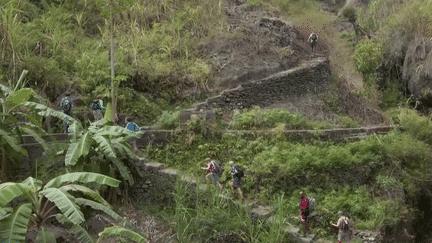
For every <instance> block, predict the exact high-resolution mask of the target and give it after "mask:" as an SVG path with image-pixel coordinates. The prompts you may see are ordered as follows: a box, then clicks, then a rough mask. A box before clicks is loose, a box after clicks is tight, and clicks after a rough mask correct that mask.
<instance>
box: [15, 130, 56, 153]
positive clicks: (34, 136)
mask: <svg viewBox="0 0 432 243" xmlns="http://www.w3.org/2000/svg"><path fill="white" fill-rule="evenodd" d="M20 129H21V130H22V131H23V132H24V133H26V134H28V135H30V136H32V137H33V138H34V139H35V140H36V141H37V142H38V143H39V144H40V145H42V147H43V148H44V150H45V151H46V150H49V147H48V144H47V143H46V141H45V140H44V139H43V138H42V137H41V136H40V135H39V134H38V133H37V132H35V131H34V130H33V129H31V128H30V127H29V126H28V125H27V126H21V127H20Z"/></svg>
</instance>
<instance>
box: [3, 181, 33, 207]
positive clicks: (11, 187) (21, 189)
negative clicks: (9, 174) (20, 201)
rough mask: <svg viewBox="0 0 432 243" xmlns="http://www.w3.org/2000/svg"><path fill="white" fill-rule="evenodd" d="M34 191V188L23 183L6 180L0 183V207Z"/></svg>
mask: <svg viewBox="0 0 432 243" xmlns="http://www.w3.org/2000/svg"><path fill="white" fill-rule="evenodd" d="M31 191H32V188H31V187H30V186H27V185H23V184H21V183H14V182H5V183H3V184H0V207H5V206H6V204H8V203H9V202H11V201H12V200H13V199H14V198H16V197H19V196H21V195H23V194H25V193H29V192H31Z"/></svg>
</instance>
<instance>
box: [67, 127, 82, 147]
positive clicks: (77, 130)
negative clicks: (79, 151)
mask: <svg viewBox="0 0 432 243" xmlns="http://www.w3.org/2000/svg"><path fill="white" fill-rule="evenodd" d="M82 133H83V128H82V127H81V124H80V123H78V122H72V124H71V125H69V136H72V141H73V142H74V143H76V142H77V141H78V139H79V138H80V137H81V136H82Z"/></svg>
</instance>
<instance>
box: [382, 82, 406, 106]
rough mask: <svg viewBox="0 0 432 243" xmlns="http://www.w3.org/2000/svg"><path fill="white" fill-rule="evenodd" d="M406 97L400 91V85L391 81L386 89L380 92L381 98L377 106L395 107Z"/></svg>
mask: <svg viewBox="0 0 432 243" xmlns="http://www.w3.org/2000/svg"><path fill="white" fill-rule="evenodd" d="M405 101H406V98H405V97H404V96H403V95H402V93H401V87H400V84H398V83H391V84H390V85H389V86H388V87H387V88H386V89H384V90H383V91H382V92H381V99H380V104H379V106H380V107H381V108H383V109H388V108H391V107H397V106H398V105H399V104H401V103H402V104H403V103H404V102H405Z"/></svg>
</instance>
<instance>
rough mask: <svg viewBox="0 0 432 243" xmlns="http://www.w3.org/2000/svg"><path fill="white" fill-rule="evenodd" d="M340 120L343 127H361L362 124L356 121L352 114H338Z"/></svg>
mask: <svg viewBox="0 0 432 243" xmlns="http://www.w3.org/2000/svg"><path fill="white" fill-rule="evenodd" d="M338 118H339V121H340V122H341V123H342V127H346V128H356V127H360V124H359V123H358V122H357V121H355V120H354V119H353V118H351V117H350V116H343V115H340V116H338Z"/></svg>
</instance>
